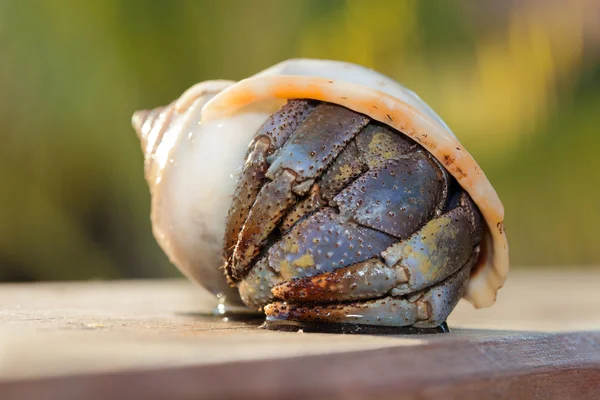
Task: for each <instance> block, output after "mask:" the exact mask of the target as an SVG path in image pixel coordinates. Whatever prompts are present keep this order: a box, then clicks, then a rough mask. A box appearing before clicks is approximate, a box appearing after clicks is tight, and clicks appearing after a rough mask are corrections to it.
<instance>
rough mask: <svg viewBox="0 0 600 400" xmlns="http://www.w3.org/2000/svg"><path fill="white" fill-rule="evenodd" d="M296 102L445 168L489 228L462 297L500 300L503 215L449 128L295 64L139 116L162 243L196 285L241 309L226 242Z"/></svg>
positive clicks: (381, 89)
mask: <svg viewBox="0 0 600 400" xmlns="http://www.w3.org/2000/svg"><path fill="white" fill-rule="evenodd" d="M289 99H309V100H316V101H319V102H327V103H331V104H334V105H339V106H342V107H345V108H347V109H349V110H352V111H354V112H356V113H360V114H363V115H365V116H367V117H369V118H370V119H371V120H373V121H379V122H380V123H382V124H385V125H386V126H389V127H391V128H394V129H395V130H397V131H399V132H401V133H403V134H404V135H406V136H408V137H409V138H411V139H412V140H414V141H415V142H416V143H418V144H419V145H420V146H422V148H424V149H425V150H427V151H428V152H429V153H430V154H431V155H432V156H433V157H435V159H436V160H437V161H438V162H439V163H440V164H441V165H443V167H444V168H445V170H446V171H447V172H448V173H449V174H450V175H451V176H452V177H453V178H454V179H455V180H456V182H458V184H459V185H460V186H461V187H462V189H464V191H466V192H467V193H468V195H469V196H470V198H471V199H472V201H473V202H474V203H475V204H476V206H477V208H478V209H479V211H480V212H481V215H482V216H483V219H484V221H485V224H484V225H485V226H484V228H483V235H482V238H481V242H480V244H479V246H478V257H479V259H478V260H477V262H476V263H475V266H474V267H473V268H472V269H471V272H470V277H469V278H468V283H467V285H466V291H464V296H463V297H464V298H465V299H467V300H468V301H469V302H471V303H472V304H473V305H474V306H475V307H477V308H480V307H487V306H490V305H492V304H493V303H494V302H495V299H496V292H497V290H498V289H499V288H501V287H502V285H503V284H504V281H505V279H506V276H507V274H508V269H509V259H508V243H507V238H506V233H505V231H504V229H503V220H504V209H503V206H502V203H501V202H500V199H499V198H498V195H497V194H496V192H495V190H494V188H493V187H492V185H491V184H490V182H489V181H488V179H487V178H486V176H485V174H484V173H483V171H482V170H481V168H480V167H479V166H478V165H477V163H476V161H475V160H474V159H473V157H472V156H471V155H470V154H469V152H468V151H467V150H466V149H465V148H464V147H463V146H462V145H461V144H460V142H459V141H458V139H457V138H456V136H455V135H454V134H453V133H452V131H451V130H450V128H449V127H448V126H447V125H446V124H445V123H444V121H442V119H441V118H440V117H439V116H438V115H437V114H436V113H435V112H434V111H433V110H432V109H431V108H430V107H429V106H428V105H427V104H426V103H425V102H424V101H423V100H421V99H420V98H419V97H418V96H417V95H416V94H415V93H413V92H412V91H410V90H408V89H406V88H405V87H403V86H402V85H400V84H399V83H397V82H395V81H394V80H392V79H390V78H388V77H386V76H384V75H381V74H379V73H377V72H375V71H372V70H370V69H367V68H364V67H361V66H358V65H354V64H349V63H344V62H339V61H328V60H311V59H293V60H288V61H284V62H282V63H280V64H277V65H275V66H273V67H271V68H268V69H266V70H264V71H262V72H260V73H258V74H256V75H254V76H252V77H250V78H248V79H244V80H242V81H239V82H233V81H225V80H219V81H206V82H202V83H199V84H197V85H195V86H193V87H192V88H190V89H189V90H187V91H186V92H185V93H184V94H183V95H182V96H181V97H180V98H179V99H177V100H176V101H174V102H173V103H171V104H169V105H168V106H166V107H161V108H156V109H154V110H150V111H138V112H136V113H135V114H134V116H133V125H134V128H135V129H136V131H137V133H138V136H139V138H140V140H141V143H142V149H143V151H144V155H145V177H146V180H147V182H148V184H149V186H150V192H151V195H152V212H151V219H152V226H153V232H154V235H155V237H156V239H157V241H158V243H159V244H160V246H161V247H162V249H163V250H164V251H165V253H166V254H167V255H168V256H169V258H170V260H171V261H172V262H173V263H174V264H175V265H176V266H177V267H178V268H179V269H180V270H181V271H182V273H183V274H184V275H185V276H187V277H188V278H189V279H191V280H193V281H195V282H197V283H199V284H200V285H202V286H203V287H205V288H206V289H208V290H210V291H211V292H213V293H214V294H217V295H219V296H224V297H225V298H226V299H227V301H228V302H229V303H231V304H240V298H239V295H238V293H237V290H235V288H232V287H231V285H230V283H229V282H228V280H227V279H226V277H225V275H224V273H223V268H222V267H223V263H224V260H223V245H224V242H223V240H224V239H223V238H224V235H225V227H226V221H227V215H228V211H229V209H230V207H231V205H232V196H233V194H234V192H235V190H236V186H237V183H238V178H239V175H240V173H241V171H242V169H243V167H244V162H245V160H246V156H247V153H248V147H249V145H250V144H251V142H252V141H253V138H254V136H255V134H256V132H257V130H259V128H260V127H261V126H262V125H263V124H264V123H265V121H267V120H268V118H269V117H270V116H272V115H273V114H274V113H275V112H276V111H277V110H279V109H280V108H281V107H282V106H283V105H284V104H285V103H286V101H288V100H289Z"/></svg>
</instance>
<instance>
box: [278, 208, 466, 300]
mask: <svg viewBox="0 0 600 400" xmlns="http://www.w3.org/2000/svg"><path fill="white" fill-rule="evenodd" d="M469 224H470V220H469V215H468V212H467V210H465V209H463V208H461V207H458V208H455V209H453V210H451V211H449V212H447V213H446V214H443V215H442V216H440V217H438V218H435V219H433V220H431V221H430V222H429V223H427V224H426V225H425V226H424V227H423V228H421V229H420V230H419V231H417V232H416V233H414V234H413V235H411V236H410V237H409V238H408V239H406V240H404V241H401V242H399V243H397V244H394V245H392V246H390V247H389V248H387V249H386V250H384V251H383V252H382V256H383V260H381V259H380V258H372V259H369V260H367V261H364V262H361V263H357V264H353V265H350V266H348V267H344V268H340V269H337V270H335V271H332V272H326V273H322V274H319V275H315V276H312V277H305V278H302V279H297V280H293V281H288V282H285V283H283V284H281V285H278V286H276V287H274V288H273V290H272V292H273V294H274V295H275V297H277V298H280V299H282V300H285V301H288V302H292V303H293V302H301V301H312V302H319V303H323V302H334V301H348V300H358V299H369V298H375V297H381V296H384V295H386V294H388V293H391V294H392V295H396V296H399V295H404V294H408V293H413V292H416V291H419V290H421V289H424V288H426V287H427V286H430V285H431V284H435V283H437V282H440V281H442V280H444V279H446V278H447V277H448V276H450V275H452V274H453V273H454V272H456V271H457V270H458V269H459V268H460V267H461V266H463V265H464V263H465V262H466V261H467V260H468V259H469V257H470V256H471V254H472V253H473V247H474V246H475V242H474V240H475V239H476V238H475V237H474V234H473V233H472V232H473V231H472V230H471V229H470V227H469ZM384 261H385V262H384Z"/></svg>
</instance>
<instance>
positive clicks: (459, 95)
mask: <svg viewBox="0 0 600 400" xmlns="http://www.w3.org/2000/svg"><path fill="white" fill-rule="evenodd" d="M599 3H600V2H599V1H596V0H587V1H585V0H580V1H578V0H569V1H558V0H556V1H544V0H527V1H518V0H514V1H494V2H480V1H475V0H470V1H452V2H450V1H442V0H439V1H417V0H414V1H399V0H398V1H394V0H390V1H376V0H369V1H367V0H353V1H352V0H350V1H334V0H312V1H311V0H286V1H281V0H280V1H276V0H272V1H271V0H261V1H251V0H247V1H245V0H237V1H233V0H227V1H225V0H219V1H216V0H215V1H183V0H180V1H170V0H161V1H150V0H139V1H134V0H122V1H117V0H102V1H80V0H52V1H51V0H45V1H44V0H40V1H31V0H18V1H17V0H0V60H1V61H0V144H1V145H0V182H1V183H2V185H1V186H0V187H1V189H0V193H1V195H0V281H27V280H56V279H90V278H91V279H93V278H117V277H157V276H176V275H177V272H176V270H175V268H174V267H172V266H171V265H169V263H168V260H167V259H166V257H165V256H164V255H163V254H162V252H161V251H160V249H159V248H158V246H157V245H156V244H155V241H154V239H153V237H152V234H151V228H150V222H149V218H148V215H149V194H148V189H147V186H146V183H145V181H144V178H143V159H142V154H141V151H140V148H139V144H138V141H137V138H136V135H135V133H134V131H133V129H132V128H131V126H130V117H131V114H132V112H133V111H134V110H136V109H140V108H151V107H154V106H157V105H162V104H166V103H168V102H170V101H171V100H173V99H174V98H176V97H178V96H179V95H180V94H181V93H182V92H183V91H184V90H185V89H187V88H188V87H189V86H191V85H192V84H194V83H196V82H198V81H202V80H205V79H213V78H226V79H240V78H243V77H245V76H248V75H250V74H253V73H255V72H257V71H259V70H261V69H263V68H266V67H268V66H270V65H272V64H274V63H277V62H279V61H281V60H283V59H286V58H290V57H320V58H332V59H340V60H346V61H352V62H356V63H360V64H363V65H366V66H369V67H372V68H375V69H377V70H379V71H380V72H383V73H385V74H387V75H389V76H391V77H393V78H396V79H398V80H399V81H400V82H402V83H403V84H404V85H406V86H408V87H409V88H411V89H413V90H414V91H416V92H417V93H419V95H420V96H421V97H423V98H424V99H425V101H427V102H428V103H429V104H430V105H431V106H432V107H433V108H434V109H435V110H436V111H437V112H438V113H439V114H440V115H441V116H442V118H444V119H445V120H446V122H447V123H448V124H449V125H450V127H451V128H452V129H453V130H454V132H456V134H457V135H458V136H459V138H460V139H461V140H462V142H463V144H464V145H465V146H466V147H467V149H469V151H470V152H471V153H472V154H473V155H474V156H475V158H476V159H477V160H478V161H479V163H480V165H481V166H482V167H483V169H484V170H485V171H486V173H487V175H488V177H489V178H490V180H491V182H492V183H493V184H494V186H495V187H496V190H497V191H498V193H499V195H500V198H501V199H502V200H503V202H504V206H505V210H506V224H505V226H506V228H507V232H508V237H509V243H510V246H511V260H512V265H513V267H515V268H520V267H550V266H560V265H569V266H571V265H589V266H598V265H599V264H600V235H599V234H598V227H600V161H599V160H600V158H598V150H600V136H599V133H600V132H599V131H600V7H599V5H600V4H599Z"/></svg>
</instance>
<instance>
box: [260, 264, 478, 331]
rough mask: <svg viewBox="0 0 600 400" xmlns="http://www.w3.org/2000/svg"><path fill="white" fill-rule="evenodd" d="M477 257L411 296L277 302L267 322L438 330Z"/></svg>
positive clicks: (461, 289) (268, 315)
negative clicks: (335, 301)
mask: <svg viewBox="0 0 600 400" xmlns="http://www.w3.org/2000/svg"><path fill="white" fill-rule="evenodd" d="M475 259H476V257H475V256H473V257H471V258H470V259H469V261H468V262H467V263H466V264H465V265H464V266H463V267H462V268H461V269H460V270H458V271H457V272H456V273H454V274H453V275H451V276H450V277H449V278H447V279H446V280H444V281H442V282H440V283H438V284H436V285H434V286H432V287H430V288H429V289H426V290H424V291H422V292H418V293H415V294H414V295H412V296H408V297H393V296H388V297H384V298H380V299H376V300H369V301H363V302H351V303H340V304H330V305H324V306H319V305H316V306H312V307H308V306H305V305H294V304H288V303H284V302H275V303H271V304H269V305H267V306H266V307H265V313H266V315H267V319H271V320H276V319H292V320H296V321H302V322H331V323H351V324H362V325H386V326H408V325H413V326H417V327H434V326H438V325H439V324H441V323H442V322H444V321H445V320H446V317H447V316H448V315H449V314H450V312H451V311H452V310H453V309H454V307H455V306H456V304H457V303H458V301H459V300H460V298H461V297H462V295H463V294H464V291H465V289H466V283H467V281H468V277H469V273H470V271H471V268H472V266H473V264H474V263H475Z"/></svg>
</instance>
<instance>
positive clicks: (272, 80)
mask: <svg viewBox="0 0 600 400" xmlns="http://www.w3.org/2000/svg"><path fill="white" fill-rule="evenodd" d="M291 98H310V99H315V100H321V101H328V102H331V103H336V104H339V105H342V106H344V107H347V108H350V109H352V110H354V111H357V112H360V113H363V114H366V115H368V116H369V117H371V118H373V119H375V120H378V121H380V122H383V123H385V124H387V125H390V126H392V127H394V128H396V129H397V130H399V131H401V132H403V133H404V134H406V135H408V136H410V137H411V138H413V139H414V140H415V141H417V142H418V143H420V144H421V145H422V146H423V147H424V148H426V149H427V150H428V151H429V152H430V153H431V154H433V156H434V157H436V158H437V159H438V160H439V161H440V162H441V163H442V164H443V165H444V166H445V167H446V169H447V170H448V171H449V172H450V174H452V175H453V176H454V177H455V178H456V179H457V181H458V183H459V184H460V185H461V186H462V187H463V188H464V189H465V190H466V191H467V192H468V193H469V194H470V195H471V197H472V199H473V201H474V202H475V203H476V204H477V206H478V207H479V209H480V211H481V213H482V215H483V217H484V219H485V221H486V225H487V231H486V232H485V233H484V238H483V243H482V257H481V260H480V263H479V265H477V266H476V268H474V270H473V273H472V275H471V277H470V280H469V284H468V288H467V293H466V295H465V298H466V299H467V300H469V301H470V302H471V303H472V304H473V305H474V306H475V307H477V308H479V307H487V306H490V305H492V304H493V303H494V302H495V300H496V292H497V291H498V289H499V288H501V287H502V285H503V284H504V282H505V280H506V276H507V274H508V269H509V258H508V242H507V239H506V233H505V231H504V228H503V222H504V207H503V206H502V203H501V201H500V199H499V198H498V195H497V193H496V191H495V190H494V188H493V187H492V185H491V183H490V182H489V180H488V179H487V177H486V176H485V174H484V173H483V171H482V170H481V168H480V167H479V165H478V164H477V162H476V161H475V160H474V159H473V157H472V156H471V154H469V152H468V151H467V150H466V149H465V148H464V147H463V146H462V145H461V144H460V142H459V141H458V139H457V138H456V136H455V135H454V134H453V133H452V131H450V129H449V128H448V126H447V125H446V124H445V123H444V122H443V121H442V119H441V118H440V117H439V116H438V115H437V114H435V112H434V111H433V110H432V109H431V108H430V107H429V106H427V104H425V102H423V100H421V99H420V98H419V97H418V96H417V95H416V94H414V93H413V92H412V91H410V90H408V89H406V88H404V87H403V86H402V85H400V84H399V83H397V82H395V81H393V80H392V79H390V78H387V77H385V76H384V75H381V74H379V73H377V72H375V71H372V70H369V69H367V68H364V67H360V66H357V65H354V64H349V63H344V62H339V61H329V60H310V59H293V60H288V61H284V62H282V63H280V64H277V65H275V66H273V67H271V68H269V69H267V70H265V71H263V72H261V73H259V74H257V75H255V76H253V77H251V78H248V79H245V80H242V81H240V82H238V83H236V84H234V85H232V86H230V87H228V88H227V89H226V90H224V91H222V92H221V93H219V94H218V95H217V96H215V97H214V98H213V99H211V100H210V101H209V102H208V104H207V105H206V107H205V109H204V111H203V116H202V121H203V122H208V121H211V120H214V119H223V118H227V117H228V116H235V115H236V113H237V112H238V111H239V110H240V109H241V108H243V107H247V106H248V105H249V104H255V103H261V102H263V101H272V100H273V99H291Z"/></svg>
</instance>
